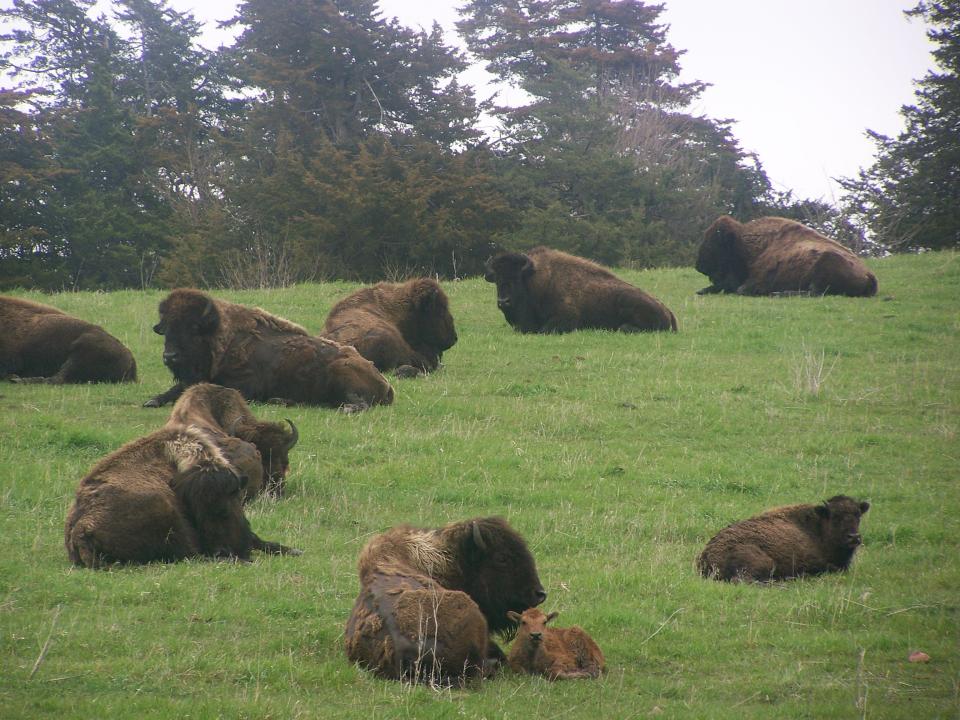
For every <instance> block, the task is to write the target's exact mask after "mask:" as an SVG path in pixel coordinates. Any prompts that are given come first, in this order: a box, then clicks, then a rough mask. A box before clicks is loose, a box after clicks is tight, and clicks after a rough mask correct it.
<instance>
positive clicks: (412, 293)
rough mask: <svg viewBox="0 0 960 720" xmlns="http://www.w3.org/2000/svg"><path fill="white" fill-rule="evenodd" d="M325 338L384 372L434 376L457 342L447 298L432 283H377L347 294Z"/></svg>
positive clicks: (334, 312) (330, 317) (332, 313)
mask: <svg viewBox="0 0 960 720" xmlns="http://www.w3.org/2000/svg"><path fill="white" fill-rule="evenodd" d="M322 334H323V336H324V337H328V338H330V339H331V340H336V341H337V342H338V343H342V344H344V345H353V347H355V348H356V349H357V350H358V351H359V352H360V354H361V355H363V356H364V357H365V358H366V359H367V360H372V361H373V364H374V365H376V366H377V369H378V370H379V371H380V372H387V371H388V370H393V369H394V368H396V369H397V371H398V372H397V374H398V375H408V376H409V375H417V374H419V373H422V372H423V373H427V372H432V371H433V370H436V369H437V366H438V365H439V364H440V358H441V357H442V356H443V351H444V350H448V349H450V348H452V347H453V346H454V344H455V343H456V342H457V331H456V330H455V329H454V327H453V317H452V316H451V315H450V307H449V303H448V301H447V296H446V294H445V293H444V292H443V290H441V289H440V285H439V284H438V283H437V282H436V281H435V280H431V279H430V278H417V279H415V280H409V281H408V282H405V283H403V284H394V283H385V282H381V283H377V284H376V285H374V286H373V287H366V288H363V289H361V290H357V291H356V292H355V293H353V294H351V295H348V296H347V297H345V298H344V299H343V300H341V301H340V302H338V303H337V304H336V305H334V307H333V310H331V311H330V314H329V315H328V316H327V322H326V325H325V326H324V328H323V333H322Z"/></svg>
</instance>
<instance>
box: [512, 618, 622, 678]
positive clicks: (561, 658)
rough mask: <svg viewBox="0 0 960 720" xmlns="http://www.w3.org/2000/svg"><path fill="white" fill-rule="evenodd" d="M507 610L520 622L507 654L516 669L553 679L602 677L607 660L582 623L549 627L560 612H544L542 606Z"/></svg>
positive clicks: (519, 671) (516, 670)
mask: <svg viewBox="0 0 960 720" xmlns="http://www.w3.org/2000/svg"><path fill="white" fill-rule="evenodd" d="M507 614H508V615H509V616H510V619H511V620H513V621H514V622H518V623H520V629H519V630H518V631H517V638H516V640H514V641H513V646H512V647H511V648H510V657H509V658H508V659H509V661H510V667H511V668H512V669H513V670H514V672H518V673H526V674H528V675H544V676H545V677H547V678H548V679H550V680H573V679H576V678H596V677H600V673H602V672H603V669H604V665H605V662H606V661H605V660H604V658H603V653H602V652H601V651H600V648H599V647H598V646H597V643H595V642H594V640H593V638H592V637H590V636H589V635H588V634H587V631H586V630H584V629H583V628H582V627H579V626H578V625H574V626H572V627H566V628H555V627H550V628H548V627H547V623H548V622H550V621H551V620H553V619H554V618H555V617H556V616H557V615H558V614H559V613H555V612H552V613H550V614H549V615H544V614H543V611H542V610H540V609H539V608H530V609H529V610H524V611H523V615H520V614H518V613H515V612H513V611H512V610H511V611H510V612H509V613H507Z"/></svg>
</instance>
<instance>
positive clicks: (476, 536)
mask: <svg viewBox="0 0 960 720" xmlns="http://www.w3.org/2000/svg"><path fill="white" fill-rule="evenodd" d="M470 528H471V531H472V532H473V544H474V545H476V546H477V549H478V550H486V549H487V544H486V543H485V542H484V541H483V534H482V533H481V532H480V524H479V523H478V522H477V521H476V520H474V521H473V522H472V523H470Z"/></svg>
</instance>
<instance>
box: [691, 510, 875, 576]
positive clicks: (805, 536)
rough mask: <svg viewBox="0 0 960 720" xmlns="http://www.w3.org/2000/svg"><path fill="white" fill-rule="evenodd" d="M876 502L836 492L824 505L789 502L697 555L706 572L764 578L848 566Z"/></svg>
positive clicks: (737, 526) (724, 533) (733, 528)
mask: <svg viewBox="0 0 960 720" xmlns="http://www.w3.org/2000/svg"><path fill="white" fill-rule="evenodd" d="M869 509H870V503H868V502H858V501H856V500H854V499H853V498H850V497H847V496H846V495H836V496H834V497H832V498H830V499H829V500H827V501H826V502H824V503H821V504H819V505H787V506H785V507H779V508H774V509H772V510H767V511H766V512H764V513H761V514H760V515H757V516H755V517H752V518H749V519H747V520H741V521H740V522H736V523H734V524H733V525H730V526H728V527H726V528H724V529H723V530H721V531H720V532H719V533H717V534H716V535H715V536H714V537H713V538H712V539H711V540H710V542H708V543H707V546H706V547H705V548H704V550H703V552H702V553H701V554H700V557H699V558H698V560H697V566H698V568H699V570H700V573H701V574H702V575H703V576H704V577H710V578H715V579H717V580H734V581H737V580H747V581H757V582H763V581H768V580H787V579H790V578H795V577H800V576H802V575H819V574H821V573H825V572H835V571H837V570H846V569H847V567H848V566H849V565H850V561H851V560H852V559H853V554H854V552H855V551H856V549H857V548H858V547H859V546H860V543H861V538H860V517H861V516H862V515H863V514H864V513H865V512H867V510H869Z"/></svg>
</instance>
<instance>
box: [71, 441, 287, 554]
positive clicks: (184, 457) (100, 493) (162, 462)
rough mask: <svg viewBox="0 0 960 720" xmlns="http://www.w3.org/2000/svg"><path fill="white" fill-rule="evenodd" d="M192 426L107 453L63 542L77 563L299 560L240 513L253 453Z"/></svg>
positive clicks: (255, 467)
mask: <svg viewBox="0 0 960 720" xmlns="http://www.w3.org/2000/svg"><path fill="white" fill-rule="evenodd" d="M216 440H217V439H216V438H215V437H213V436H212V435H210V434H209V433H207V432H206V431H203V430H201V429H198V428H164V429H162V430H159V431H157V432H155V433H152V434H150V435H147V436H145V437H142V438H139V439H138V440H134V441H132V442H130V443H127V444H126V445H124V446H123V447H122V448H120V449H119V450H117V451H115V452H113V453H111V454H110V455H108V456H107V457H105V458H104V459H103V460H101V461H100V462H99V463H97V464H96V465H95V466H94V467H93V469H92V470H91V471H90V472H89V473H88V474H87V476H86V477H84V478H83V480H81V481H80V486H79V487H78V488H77V494H76V498H75V499H74V502H73V504H72V505H71V507H70V510H69V511H68V513H67V521H66V527H65V530H64V543H65V546H66V549H67V556H68V557H69V559H70V560H71V561H72V562H73V563H74V564H76V565H82V566H86V567H89V568H98V567H102V566H103V565H104V564H107V563H114V562H124V563H125V562H131V563H146V562H152V561H157V560H159V561H166V562H172V561H175V560H180V559H183V558H188V557H194V556H198V555H204V556H209V557H222V556H227V557H236V558H239V559H244V560H245V559H247V558H249V556H250V551H251V550H262V551H264V552H270V553H275V554H280V553H290V554H299V551H298V550H294V549H292V548H287V547H285V546H283V545H279V544H277V543H272V542H267V541H264V540H261V539H260V538H259V537H258V536H257V535H256V534H255V533H254V532H253V531H251V529H250V525H249V523H248V522H247V519H246V517H245V516H244V514H243V506H242V502H241V493H242V491H243V487H244V485H245V483H246V482H247V479H248V476H254V477H258V478H259V477H260V476H261V475H262V472H263V470H262V465H261V461H260V455H259V453H258V452H257V449H256V448H255V447H254V446H253V445H251V444H249V443H246V442H244V441H242V440H239V439H237V438H222V439H220V441H219V443H218V442H217V441H216Z"/></svg>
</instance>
